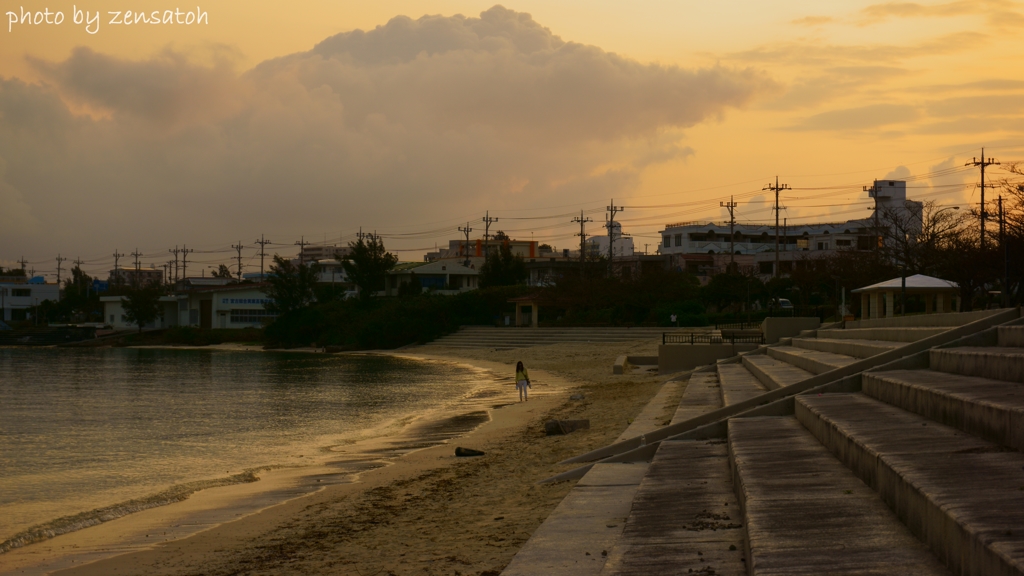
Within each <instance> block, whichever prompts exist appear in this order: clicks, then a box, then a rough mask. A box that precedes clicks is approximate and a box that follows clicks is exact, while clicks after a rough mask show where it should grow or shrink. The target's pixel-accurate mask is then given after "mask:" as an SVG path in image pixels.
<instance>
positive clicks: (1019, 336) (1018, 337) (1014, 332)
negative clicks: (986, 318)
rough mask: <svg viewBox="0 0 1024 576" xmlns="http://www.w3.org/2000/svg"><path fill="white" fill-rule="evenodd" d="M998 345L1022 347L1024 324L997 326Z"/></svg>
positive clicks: (1023, 342)
mask: <svg viewBox="0 0 1024 576" xmlns="http://www.w3.org/2000/svg"><path fill="white" fill-rule="evenodd" d="M998 334H999V345H1000V346H1005V347H1017V348H1020V347H1024V326H999V330H998Z"/></svg>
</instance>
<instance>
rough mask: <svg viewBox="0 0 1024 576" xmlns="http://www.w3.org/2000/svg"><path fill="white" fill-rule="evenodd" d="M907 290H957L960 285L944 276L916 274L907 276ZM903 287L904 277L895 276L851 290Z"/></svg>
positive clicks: (896, 288)
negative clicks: (943, 277)
mask: <svg viewBox="0 0 1024 576" xmlns="http://www.w3.org/2000/svg"><path fill="white" fill-rule="evenodd" d="M906 286H907V290H957V289H959V285H957V283H956V282H950V281H949V280H943V279H942V278H933V277H931V276H925V275H924V274H914V275H913V276H907V285H906ZM902 288H903V279H902V278H893V279H892V280H886V281H885V282H879V283H878V284H872V285H871V286H865V287H863V288H857V289H856V290H850V292H855V293H856V292H879V291H882V290H900V289H902Z"/></svg>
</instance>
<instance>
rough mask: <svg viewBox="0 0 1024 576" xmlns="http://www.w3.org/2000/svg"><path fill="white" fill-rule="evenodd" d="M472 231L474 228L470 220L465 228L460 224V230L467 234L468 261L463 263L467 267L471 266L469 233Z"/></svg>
mask: <svg viewBox="0 0 1024 576" xmlns="http://www.w3.org/2000/svg"><path fill="white" fill-rule="evenodd" d="M472 231H473V229H472V228H470V227H469V222H466V227H465V228H463V227H462V226H459V232H464V233H465V234H466V262H465V263H464V264H463V266H465V267H466V268H469V233H470V232H472Z"/></svg>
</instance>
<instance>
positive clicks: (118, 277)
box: [114, 248, 177, 284]
mask: <svg viewBox="0 0 1024 576" xmlns="http://www.w3.org/2000/svg"><path fill="white" fill-rule="evenodd" d="M123 257H124V254H121V253H120V252H118V251H117V248H114V283H115V284H120V283H121V275H120V273H119V272H118V269H117V263H118V262H119V261H120V260H121V258H123ZM175 259H177V256H175Z"/></svg>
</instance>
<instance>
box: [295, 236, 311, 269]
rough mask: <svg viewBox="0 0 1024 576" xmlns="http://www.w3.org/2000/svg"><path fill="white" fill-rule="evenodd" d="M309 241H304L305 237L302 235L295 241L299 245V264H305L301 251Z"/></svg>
mask: <svg viewBox="0 0 1024 576" xmlns="http://www.w3.org/2000/svg"><path fill="white" fill-rule="evenodd" d="M308 244H309V242H306V237H305V236H302V239H301V240H299V241H298V242H296V243H295V245H296V246H298V247H299V266H302V265H303V264H305V263H306V262H305V259H304V258H303V257H302V253H303V252H304V251H305V250H306V246H307V245H308Z"/></svg>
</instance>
